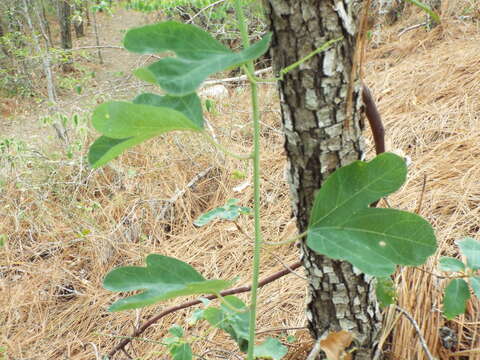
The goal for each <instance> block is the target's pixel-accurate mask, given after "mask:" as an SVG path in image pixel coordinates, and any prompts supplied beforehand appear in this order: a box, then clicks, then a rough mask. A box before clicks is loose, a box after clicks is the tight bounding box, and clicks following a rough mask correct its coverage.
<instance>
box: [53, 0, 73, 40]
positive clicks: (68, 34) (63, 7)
mask: <svg viewBox="0 0 480 360" xmlns="http://www.w3.org/2000/svg"><path fill="white" fill-rule="evenodd" d="M57 9H58V21H59V23H60V39H61V46H62V49H71V48H72V30H71V23H70V15H71V9H70V4H69V3H68V1H66V0H58V4H57Z"/></svg>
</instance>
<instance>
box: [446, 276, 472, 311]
mask: <svg viewBox="0 0 480 360" xmlns="http://www.w3.org/2000/svg"><path fill="white" fill-rule="evenodd" d="M468 299H470V290H469V289H468V284H467V283H466V282H465V280H463V279H453V280H452V281H450V283H449V284H448V285H447V288H446V289H445V295H444V297H443V313H444V315H445V317H446V318H447V319H449V320H451V319H453V318H454V317H455V316H457V315H460V314H463V313H464V312H465V307H466V303H467V300H468Z"/></svg>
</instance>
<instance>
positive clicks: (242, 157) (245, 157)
mask: <svg viewBox="0 0 480 360" xmlns="http://www.w3.org/2000/svg"><path fill="white" fill-rule="evenodd" d="M201 134H202V136H203V137H204V139H205V140H207V141H208V142H209V143H210V144H212V145H213V146H215V148H217V149H218V150H220V151H221V152H223V153H224V154H225V155H227V156H230V157H232V158H234V159H238V160H250V159H252V158H253V154H250V155H243V154H237V153H234V152H232V151H230V150H228V149H227V148H226V147H225V146H223V145H222V144H220V143H218V142H216V141H215V140H214V139H213V138H212V137H211V136H210V135H209V134H208V133H206V132H205V131H202V132H201Z"/></svg>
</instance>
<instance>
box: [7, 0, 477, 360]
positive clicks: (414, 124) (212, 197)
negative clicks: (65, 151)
mask: <svg viewBox="0 0 480 360" xmlns="http://www.w3.org/2000/svg"><path fill="white" fill-rule="evenodd" d="M466 3H467V1H462V2H460V1H459V2H454V1H449V2H448V1H447V2H445V4H444V13H445V14H447V17H446V21H445V23H444V24H443V26H442V27H438V28H436V29H434V30H433V31H431V32H425V31H423V30H421V29H417V30H413V31H410V32H408V33H406V34H404V35H403V36H402V37H401V38H398V36H397V35H396V34H397V31H398V30H399V28H400V27H404V26H408V25H411V24H413V23H415V22H420V21H422V16H421V15H419V13H418V12H416V11H413V10H410V12H411V13H410V14H408V16H406V17H405V18H404V19H403V20H402V23H401V24H399V25H396V26H394V27H391V28H388V29H383V30H382V32H381V33H380V38H379V37H377V36H376V37H375V41H376V46H375V48H372V49H370V50H369V52H368V59H367V60H368V61H367V66H366V74H367V78H366V81H367V82H368V83H369V85H371V89H372V92H373V94H374V95H375V96H376V98H377V100H378V104H379V107H380V112H381V113H382V115H383V118H384V121H385V124H386V129H387V138H388V139H389V141H390V144H391V147H392V148H398V149H402V150H403V151H404V152H405V153H407V154H408V155H409V156H411V157H412V160H413V164H412V166H411V168H410V174H409V180H408V182H407V184H406V185H405V186H404V188H403V189H402V191H400V192H399V193H397V194H395V195H394V196H392V197H391V198H390V200H389V201H390V203H391V204H392V205H393V206H395V207H398V208H401V209H406V210H410V211H414V210H415V209H416V208H417V207H418V206H419V199H420V195H421V193H422V187H423V179H424V176H427V182H426V188H425V194H424V197H423V202H422V204H421V205H422V206H421V210H420V213H421V214H422V215H423V216H425V217H427V218H428V219H429V220H430V221H431V222H432V223H433V224H434V226H435V228H436V231H437V236H438V240H439V251H438V253H437V255H436V256H435V257H433V258H432V259H431V260H430V261H429V263H428V264H427V265H425V266H424V267H423V269H424V270H420V269H405V270H402V271H401V272H399V274H398V277H397V281H398V285H399V305H400V306H402V307H403V308H405V309H406V310H407V311H409V312H410V313H411V314H412V315H413V317H414V318H415V319H416V320H417V322H418V323H419V324H420V326H421V328H422V330H423V333H424V335H425V337H426V339H427V342H428V344H429V347H430V348H431V349H432V351H433V353H434V354H436V356H438V357H439V358H441V359H449V358H455V354H457V355H458V356H460V355H462V356H464V358H470V359H475V358H477V359H480V351H479V350H475V349H478V348H480V343H479V342H480V340H479V339H480V337H479V336H478V330H479V324H480V318H479V315H478V314H479V310H480V309H479V303H478V302H477V301H471V302H470V304H469V307H468V311H467V313H466V315H465V316H461V317H459V318H458V319H457V320H455V321H452V322H445V320H444V319H443V318H442V316H441V313H440V311H439V310H440V307H441V290H442V287H443V286H444V283H443V282H441V281H439V280H438V279H437V278H435V277H432V276H431V275H430V274H429V273H427V272H425V271H429V272H436V266H437V259H438V256H440V255H443V254H448V255H450V256H452V255H453V256H455V255H457V251H456V248H455V246H454V244H453V241H455V240H457V239H460V238H462V237H464V236H466V235H470V236H477V233H478V231H479V226H480V214H479V202H480V180H479V179H480V165H479V160H480V143H479V141H478V139H479V137H480V99H479V98H478V89H479V88H480V33H479V29H478V26H477V25H476V23H475V22H472V21H459V20H456V16H457V15H455V14H458V13H459V11H460V10H461V6H464V4H466ZM377 35H378V34H377ZM230 95H231V96H230V97H229V99H228V101H227V102H225V103H218V104H217V109H216V110H217V112H216V114H209V115H208V118H209V121H210V122H211V123H212V125H213V126H214V128H215V131H216V135H217V136H218V137H219V138H220V139H221V141H222V142H224V143H225V144H226V145H228V146H231V147H233V148H234V149H235V150H236V151H238V152H242V151H243V152H246V151H248V149H249V146H250V145H251V137H250V133H249V128H248V118H249V114H248V112H247V111H246V109H247V105H248V102H249V101H248V93H247V92H246V90H245V89H243V88H241V87H239V88H237V89H233V88H232V89H230ZM261 98H262V100H263V105H264V118H263V122H264V125H265V126H264V128H263V132H262V144H263V160H262V161H263V162H262V164H263V174H262V177H263V181H264V182H263V188H262V195H263V203H262V214H263V232H264V234H265V238H266V240H277V239H279V238H287V237H289V235H291V233H292V226H291V221H290V216H291V212H290V203H289V195H288V185H287V184H286V183H285V180H284V175H283V174H284V162H285V158H284V153H283V143H282V142H283V140H282V135H281V133H280V132H279V130H278V129H280V114H279V112H278V106H277V99H276V94H275V90H274V88H273V87H271V86H267V85H265V86H263V87H262V96H261ZM89 140H91V139H89ZM85 146H87V144H86V145H85ZM84 149H86V147H85V148H84ZM25 154H26V155H25ZM14 155H16V156H17V157H16V160H15V161H16V164H17V165H16V166H15V167H12V168H6V167H5V168H4V169H3V170H2V176H3V177H4V178H5V179H8V180H6V181H5V183H4V185H3V186H2V188H1V193H0V196H1V198H0V201H1V204H2V208H1V210H0V217H1V221H0V234H5V235H7V237H8V241H7V242H6V246H5V248H4V249H3V250H2V251H1V256H2V259H3V260H2V263H1V267H0V270H1V272H0V280H1V282H0V286H1V292H0V304H1V306H2V309H3V312H2V315H1V323H2V326H1V330H0V332H1V333H0V336H1V340H0V341H1V345H2V346H5V347H6V348H7V349H8V356H9V358H11V359H61V358H67V359H100V355H99V354H101V353H106V352H108V351H109V350H110V349H111V348H112V346H113V345H114V344H115V343H116V342H117V341H118V339H116V338H114V337H115V336H124V335H129V334H130V333H131V332H132V330H133V328H134V327H135V326H138V324H139V323H140V322H143V321H144V320H145V319H147V318H148V317H150V316H151V315H153V314H155V313H158V312H159V311H160V310H161V309H163V308H165V307H166V306H168V304H161V305H158V306H154V307H151V308H147V309H144V310H141V311H138V312H133V311H129V312H122V313H115V314H111V313H108V312H107V311H106V309H107V307H108V305H109V304H110V303H112V302H113V301H114V300H115V299H117V298H119V295H118V294H113V293H111V292H107V291H105V290H103V289H102V286H101V282H102V278H103V277H104V276H105V274H106V273H107V272H108V271H109V270H110V269H112V268H113V267H116V266H119V265H126V264H136V265H140V264H142V263H143V261H144V258H145V256H146V255H147V254H148V253H152V252H155V253H161V254H165V255H169V256H175V257H179V258H180V259H182V260H184V261H187V262H189V263H190V264H192V265H193V266H194V267H196V268H197V269H198V270H199V271H201V272H202V273H203V274H204V275H205V276H206V277H210V278H234V277H237V276H238V277H239V281H238V284H245V283H248V279H249V276H250V274H249V267H250V260H251V254H252V246H251V242H250V241H249V240H248V239H246V238H245V237H244V236H243V235H241V234H239V233H238V232H237V231H236V230H235V228H234V226H232V224H229V223H223V222H220V223H215V224H213V225H210V226H206V227H204V228H200V229H197V228H195V227H194V226H193V225H192V221H193V220H194V219H195V218H196V217H197V216H198V215H199V214H201V213H202V212H204V211H205V210H208V209H211V208H213V207H215V206H219V205H221V204H223V203H224V202H225V201H226V200H227V199H229V198H232V197H236V198H239V199H240V200H241V203H242V204H243V205H249V204H251V199H252V190H251V187H249V188H247V189H245V190H244V191H242V192H240V193H235V192H234V190H233V187H234V186H236V185H238V184H239V183H241V182H242V181H243V180H235V179H233V178H232V176H231V175H232V172H233V171H234V170H244V168H243V166H244V165H243V164H242V163H241V162H239V161H235V160H228V159H223V158H222V157H221V156H219V155H218V154H217V153H216V152H215V151H213V149H211V148H210V147H209V146H207V145H205V144H204V143H202V142H201V141H200V140H197V139H192V138H191V137H186V136H184V135H175V136H165V137H162V138H161V139H157V140H154V141H151V142H149V143H147V144H143V145H141V146H138V147H137V148H135V149H134V150H133V151H130V152H128V154H126V155H124V156H122V157H121V159H120V160H117V161H115V162H113V163H112V164H111V165H110V166H108V167H105V168H104V169H102V170H97V171H90V170H89V169H88V168H87V167H86V165H85V163H84V162H82V161H81V158H75V159H74V160H72V161H67V160H62V159H61V160H48V161H47V160H45V159H43V158H42V157H38V156H37V155H36V153H34V152H23V153H20V152H17V153H16V154H14ZM210 166H213V167H214V168H213V170H212V171H210V172H209V175H208V176H207V177H206V178H204V179H202V181H201V182H199V183H198V184H197V185H196V186H195V187H193V188H191V189H189V190H188V191H187V192H186V193H185V195H184V196H182V197H181V198H179V199H178V201H177V202H176V203H175V205H174V208H173V211H172V212H171V213H170V214H169V216H166V217H160V216H159V214H160V213H161V210H162V209H163V207H164V206H165V204H166V203H167V201H168V199H170V198H171V197H172V195H173V194H174V193H175V191H176V190H178V189H183V188H185V186H186V185H187V184H188V182H189V181H190V180H191V179H192V178H194V177H195V176H196V175H197V174H198V173H200V172H202V171H203V170H205V169H206V168H208V167H210ZM250 177H251V174H250V173H248V172H247V179H249V178H250ZM240 224H241V226H242V227H243V228H244V229H246V230H247V231H251V229H252V220H251V219H249V218H242V219H241V220H240ZM275 257H280V258H281V259H282V260H283V261H285V262H287V263H290V262H294V261H296V259H297V258H298V252H297V249H296V248H295V247H294V246H287V247H282V248H274V249H271V248H266V251H265V252H264V255H263V259H262V265H263V275H266V274H270V273H272V272H274V271H276V270H279V269H281V268H282V265H281V264H280V263H279V262H278V261H277V260H276V258H275ZM305 289H306V284H305V282H304V281H303V280H301V279H299V278H298V277H295V276H293V275H289V276H287V277H284V278H282V279H280V280H279V281H277V282H275V283H273V284H271V285H268V286H267V287H265V288H264V289H263V290H262V291H261V293H260V307H259V324H258V327H259V330H260V331H263V330H268V329H277V328H289V327H299V326H303V325H304V324H305V317H304V311H303V307H304V294H305ZM246 296H247V295H242V297H243V298H244V299H246ZM191 311H192V310H191V309H190V310H187V311H182V312H178V313H176V314H172V315H171V316H167V317H166V318H164V319H162V321H161V322H160V323H159V324H157V325H155V326H153V327H151V328H150V329H149V330H148V331H147V332H146V333H145V334H144V336H145V338H148V339H152V340H161V339H162V336H163V335H164V334H165V332H166V329H168V327H169V326H170V325H171V324H173V323H178V324H184V320H185V318H186V317H187V316H188V315H189V314H190V313H191ZM397 317H398V314H395V313H393V312H388V313H387V314H386V322H387V324H391V328H392V332H391V334H392V337H391V344H390V343H389V344H387V346H386V347H387V349H388V351H389V353H390V355H391V358H393V359H411V360H413V359H423V358H424V355H423V352H422V350H421V348H420V345H419V343H418V340H417V337H416V334H415V333H414V331H413V329H412V327H411V325H410V324H409V323H408V322H407V321H406V320H405V319H403V318H400V319H397ZM444 325H447V326H449V327H451V328H452V329H453V330H454V331H455V332H456V333H457V335H458V338H459V345H458V347H457V348H455V349H453V350H452V351H451V352H450V351H448V350H446V349H443V348H442V347H441V345H440V342H439V339H438V329H439V327H441V326H444ZM188 333H189V334H191V335H196V336H200V337H201V339H200V340H199V341H198V342H196V343H195V351H196V353H198V354H201V353H204V352H205V351H207V350H228V349H234V346H232V342H231V341H230V340H229V339H227V338H226V337H225V336H224V335H223V334H222V333H220V332H217V331H213V332H206V328H198V327H194V328H191V329H189V330H188ZM287 333H288V334H295V335H296V336H297V337H299V339H300V340H299V342H297V344H295V345H291V346H290V354H289V359H303V358H305V354H306V353H307V352H308V349H309V346H310V339H309V337H308V335H307V333H306V331H304V330H300V331H294V330H291V331H285V332H284V334H287ZM275 334H278V332H275ZM267 335H268V333H267ZM162 351H163V348H162V347H161V346H159V345H158V344H155V343H151V342H145V341H136V342H135V343H134V344H133V347H130V348H129V352H130V354H132V356H134V357H137V358H142V359H159V358H162V359H163V358H166V356H165V355H164V353H161V352H162ZM468 351H470V352H468ZM223 355H224V354H223ZM458 356H457V357H456V358H458ZM219 357H220V355H219V354H218V353H216V354H213V353H210V354H209V355H208V358H212V359H213V358H219ZM117 358H118V359H123V358H125V356H124V355H123V354H119V355H118V356H117ZM230 358H232V357H230Z"/></svg>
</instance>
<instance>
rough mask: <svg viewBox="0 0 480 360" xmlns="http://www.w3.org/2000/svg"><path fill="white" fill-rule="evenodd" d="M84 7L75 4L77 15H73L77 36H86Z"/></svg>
mask: <svg viewBox="0 0 480 360" xmlns="http://www.w3.org/2000/svg"><path fill="white" fill-rule="evenodd" d="M83 11H84V7H83V6H82V5H79V4H75V15H73V17H72V23H73V28H74V29H75V36H76V37H77V39H78V38H80V37H83V36H85V26H84V22H85V21H84V20H83V18H84V15H83Z"/></svg>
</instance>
